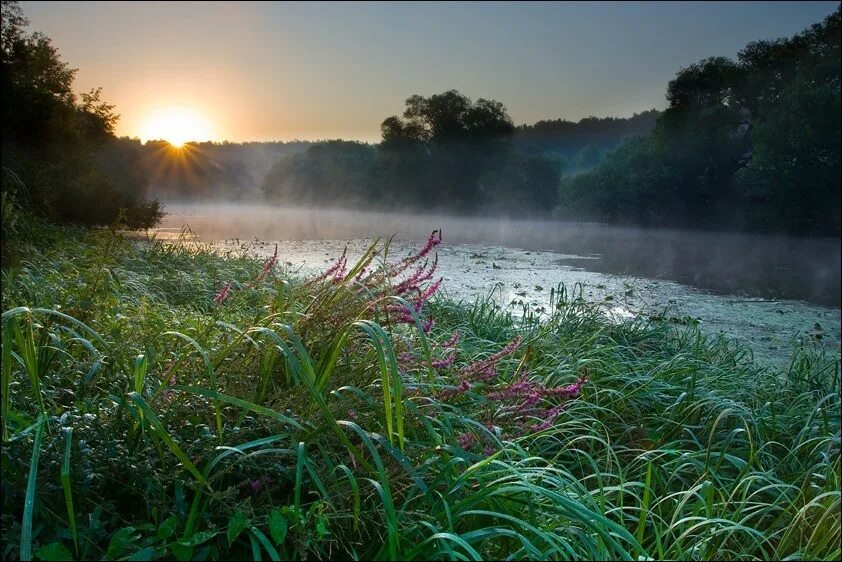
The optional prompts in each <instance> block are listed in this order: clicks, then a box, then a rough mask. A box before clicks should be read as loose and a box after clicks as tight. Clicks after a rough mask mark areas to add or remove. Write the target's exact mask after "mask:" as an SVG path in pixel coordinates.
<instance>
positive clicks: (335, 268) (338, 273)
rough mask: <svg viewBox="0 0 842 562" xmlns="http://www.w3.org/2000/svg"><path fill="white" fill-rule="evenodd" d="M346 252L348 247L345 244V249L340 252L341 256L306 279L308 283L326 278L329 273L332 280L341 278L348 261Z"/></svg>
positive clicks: (343, 275)
mask: <svg viewBox="0 0 842 562" xmlns="http://www.w3.org/2000/svg"><path fill="white" fill-rule="evenodd" d="M347 253H348V247H347V246H345V250H344V251H343V252H342V256H341V257H340V258H339V259H338V260H336V263H334V264H333V265H332V266H330V267H329V268H327V270H326V271H325V272H324V273H322V274H321V275H319V276H318V277H314V278H313V279H311V280H310V281H308V283H318V282H319V281H323V280H325V279H327V278H328V277H330V276H331V275H333V276H334V278H333V279H334V281H336V280H337V279H339V280H341V279H342V277H345V266H346V265H347V261H348V258H347V257H346V254H347Z"/></svg>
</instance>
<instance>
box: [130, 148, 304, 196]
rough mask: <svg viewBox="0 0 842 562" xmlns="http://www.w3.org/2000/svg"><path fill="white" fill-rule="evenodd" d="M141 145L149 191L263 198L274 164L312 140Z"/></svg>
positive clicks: (170, 194)
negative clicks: (264, 187)
mask: <svg viewBox="0 0 842 562" xmlns="http://www.w3.org/2000/svg"><path fill="white" fill-rule="evenodd" d="M133 142H135V143H136V144H137V146H138V150H139V151H140V153H141V154H142V158H141V159H140V160H139V161H138V164H139V170H138V173H140V174H143V175H145V176H146V177H147V178H148V181H149V185H150V187H149V194H150V195H152V196H155V197H159V198H161V199H164V200H170V201H171V200H190V199H198V198H214V199H223V200H226V201H243V200H252V201H253V200H255V199H259V198H261V197H262V191H261V186H262V183H263V179H264V178H265V177H266V174H268V173H269V170H270V169H271V167H272V165H273V164H274V163H275V162H276V161H277V160H278V159H279V158H282V157H284V156H287V155H291V154H296V153H299V152H303V151H304V150H306V149H307V147H309V146H312V145H313V143H312V142H307V141H291V142H245V143H234V142H227V141H225V142H189V143H187V144H185V145H184V146H183V147H178V148H174V147H173V146H171V145H170V143H168V142H167V141H164V140H158V141H148V142H146V143H144V144H143V145H141V144H140V141H138V140H135V141H133Z"/></svg>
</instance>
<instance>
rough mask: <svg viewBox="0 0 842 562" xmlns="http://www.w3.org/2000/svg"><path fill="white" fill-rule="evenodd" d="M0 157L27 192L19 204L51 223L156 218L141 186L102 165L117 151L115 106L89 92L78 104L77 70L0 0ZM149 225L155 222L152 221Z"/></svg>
mask: <svg viewBox="0 0 842 562" xmlns="http://www.w3.org/2000/svg"><path fill="white" fill-rule="evenodd" d="M2 9H3V19H2V32H1V33H0V36H1V37H2V46H0V52H2V61H0V64H2V71H3V72H2V78H0V105H2V147H1V148H0V150H2V156H3V163H4V166H6V167H8V168H9V169H11V170H13V171H14V172H16V177H19V178H20V179H21V180H22V183H23V184H25V185H26V186H27V190H26V195H25V196H23V198H22V200H21V201H20V203H21V204H24V205H26V206H28V207H29V208H31V209H33V210H35V211H36V212H38V213H40V214H42V215H45V216H47V217H48V218H50V219H52V220H58V221H70V222H79V223H83V224H88V225H101V224H108V223H111V222H113V221H114V220H116V219H117V218H118V216H120V210H121V209H125V210H126V211H127V213H126V217H127V218H128V222H129V223H130V224H132V225H141V226H150V225H151V224H154V222H157V221H158V220H160V210H161V207H160V204H158V203H157V202H152V203H144V202H143V201H142V197H143V190H144V189H145V186H146V182H145V181H144V180H142V179H141V178H139V177H138V175H137V173H136V170H135V173H134V176H133V177H131V178H127V177H125V176H121V175H120V174H119V170H120V167H119V166H111V165H109V164H108V162H107V155H108V154H109V153H114V152H115V151H116V152H119V150H116V149H117V148H118V147H115V146H112V145H114V143H116V142H117V139H116V137H115V136H114V125H115V123H116V122H117V119H118V118H119V116H118V115H116V114H115V113H114V106H113V105H111V104H108V103H106V102H105V101H103V100H102V96H101V94H102V90H101V89H94V90H91V91H90V92H87V93H83V94H82V95H81V102H79V101H77V97H76V95H75V94H74V93H73V79H74V77H75V74H76V69H74V68H70V67H69V66H68V64H67V63H66V62H64V61H62V60H61V56H60V54H59V52H58V49H57V48H56V47H55V46H53V44H52V42H51V41H50V38H49V37H47V36H46V35H44V34H42V33H38V32H35V33H32V34H27V33H26V32H25V29H24V28H25V27H26V26H27V25H28V23H29V22H28V21H27V20H26V18H25V17H24V16H23V12H22V10H21V9H20V6H19V5H18V3H17V2H7V1H5V0H4V1H3V3H2ZM148 221H152V222H151V223H150V222H148Z"/></svg>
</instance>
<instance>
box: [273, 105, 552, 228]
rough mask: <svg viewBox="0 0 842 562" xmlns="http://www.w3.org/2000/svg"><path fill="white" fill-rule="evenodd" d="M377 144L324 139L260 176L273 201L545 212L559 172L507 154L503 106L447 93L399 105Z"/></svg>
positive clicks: (509, 130) (535, 157) (508, 132)
mask: <svg viewBox="0 0 842 562" xmlns="http://www.w3.org/2000/svg"><path fill="white" fill-rule="evenodd" d="M380 129H381V132H382V142H381V143H380V144H379V145H377V146H368V145H361V144H359V143H352V142H345V141H331V142H328V143H325V144H323V145H320V146H314V147H311V148H309V149H308V150H307V152H305V153H303V154H298V155H293V156H289V157H286V158H283V159H281V160H280V161H279V162H278V163H277V164H276V165H275V166H274V167H273V169H272V171H271V172H270V173H269V175H268V176H267V177H266V180H265V181H264V184H263V189H264V193H265V194H266V196H267V197H269V198H270V199H272V200H274V201H285V202H314V203H315V202H319V203H321V204H325V203H326V202H333V203H335V204H356V205H361V204H365V205H366V206H372V205H373V206H376V207H380V208H394V207H396V206H397V207H403V206H405V207H412V208H419V207H424V208H428V209H437V210H443V211H448V210H449V211H461V212H473V211H494V212H513V213H517V212H521V211H535V210H540V209H548V208H550V207H551V206H552V204H553V200H554V197H555V191H556V189H557V185H558V181H559V177H560V166H559V164H558V163H557V162H554V161H551V160H548V159H546V158H544V157H543V156H542V155H540V154H537V153H526V152H524V151H521V150H517V149H515V147H513V146H512V144H511V140H512V137H513V135H514V131H515V128H514V125H513V123H512V119H511V117H509V115H508V112H507V110H506V107H505V106H504V105H503V104H502V103H500V102H498V101H496V100H487V99H483V98H480V99H478V100H477V101H476V102H473V101H472V100H471V99H470V98H468V97H466V96H464V95H463V94H461V93H459V92H458V91H456V90H448V91H446V92H443V93H441V94H435V95H432V96H429V97H424V96H420V95H414V96H411V97H409V98H408V99H407V100H406V108H405V110H404V112H403V117H398V116H394V115H393V116H391V117H387V118H386V119H384V120H383V122H382V123H381V126H380Z"/></svg>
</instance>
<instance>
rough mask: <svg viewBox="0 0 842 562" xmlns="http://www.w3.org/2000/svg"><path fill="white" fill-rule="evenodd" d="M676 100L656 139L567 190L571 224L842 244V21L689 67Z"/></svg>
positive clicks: (571, 181) (564, 207)
mask: <svg viewBox="0 0 842 562" xmlns="http://www.w3.org/2000/svg"><path fill="white" fill-rule="evenodd" d="M666 95H667V100H668V101H669V107H668V108H667V110H666V111H665V112H664V113H663V115H661V116H660V117H659V118H658V120H657V124H656V126H655V130H654V132H653V134H652V135H651V136H647V137H644V138H640V139H636V140H634V141H631V142H629V143H627V144H625V145H623V146H621V147H620V148H619V149H618V150H616V151H615V152H613V153H612V154H610V155H609V156H608V158H607V160H606V161H605V163H604V164H603V165H601V166H600V167H598V168H597V169H595V170H593V171H592V172H589V173H586V174H582V175H578V176H575V177H569V178H565V179H564V180H563V181H562V185H561V189H560V193H559V208H558V212H559V214H560V215H561V216H564V217H575V218H581V217H582V216H587V217H589V218H593V219H597V220H608V221H622V222H645V223H648V224H669V225H682V226H688V225H689V226H696V227H728V228H734V227H736V228H743V229H748V230H754V231H772V230H783V231H788V232H792V233H803V234H834V235H838V234H839V233H840V191H841V189H840V188H841V187H842V186H840V138H842V134H840V122H841V121H842V119H841V118H840V117H841V116H840V11H839V9H837V11H836V12H835V13H833V14H832V15H830V16H828V18H826V19H825V20H824V21H823V22H822V23H820V24H816V25H813V26H812V27H810V28H809V29H807V30H805V31H804V32H802V33H799V34H797V35H795V36H794V37H792V38H790V39H777V40H774V41H756V42H753V43H749V44H748V45H747V46H746V47H745V48H744V49H742V50H741V51H740V52H739V54H738V57H737V60H736V61H734V60H731V59H728V58H724V57H715V58H709V59H704V60H702V61H699V62H698V63H696V64H693V65H690V66H689V67H687V68H684V69H682V70H681V71H680V72H679V73H678V74H677V75H676V77H675V79H673V80H672V81H671V82H670V83H669V86H668V88H667V94H666Z"/></svg>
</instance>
